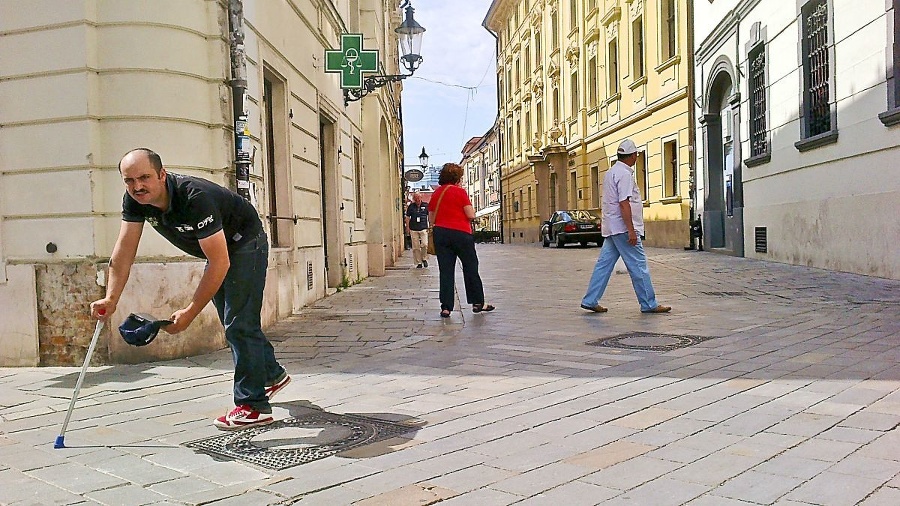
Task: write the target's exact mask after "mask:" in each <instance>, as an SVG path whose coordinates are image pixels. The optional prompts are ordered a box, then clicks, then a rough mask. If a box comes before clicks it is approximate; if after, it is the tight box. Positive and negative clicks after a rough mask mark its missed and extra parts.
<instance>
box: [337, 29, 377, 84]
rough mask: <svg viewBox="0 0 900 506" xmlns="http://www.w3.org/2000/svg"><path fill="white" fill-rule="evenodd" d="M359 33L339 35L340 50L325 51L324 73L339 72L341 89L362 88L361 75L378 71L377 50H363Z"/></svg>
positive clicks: (361, 37) (362, 78)
mask: <svg viewBox="0 0 900 506" xmlns="http://www.w3.org/2000/svg"><path fill="white" fill-rule="evenodd" d="M362 42H363V36H362V34H361V33H344V34H341V49H340V50H332V51H325V72H340V74H341V88H343V89H345V90H347V89H350V90H358V89H360V88H362V87H363V81H364V80H365V78H364V77H363V73H364V72H366V73H373V72H377V71H378V50H377V49H371V50H370V49H363V48H362Z"/></svg>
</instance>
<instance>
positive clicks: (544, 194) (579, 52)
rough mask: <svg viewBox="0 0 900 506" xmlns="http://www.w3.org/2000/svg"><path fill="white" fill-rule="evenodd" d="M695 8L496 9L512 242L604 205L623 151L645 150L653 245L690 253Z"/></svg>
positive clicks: (507, 227)
mask: <svg viewBox="0 0 900 506" xmlns="http://www.w3.org/2000/svg"><path fill="white" fill-rule="evenodd" d="M689 4H690V2H688V1H687V0H649V1H647V0H495V1H494V2H493V3H492V4H491V6H490V9H489V11H488V13H487V16H486V18H485V20H484V23H483V24H484V26H485V28H487V29H488V30H489V31H490V32H491V33H493V34H494V35H495V37H496V38H497V81H498V92H499V123H498V132H499V135H500V137H501V142H500V144H501V161H500V167H501V174H502V188H503V192H502V199H503V202H502V215H503V220H504V235H505V239H506V240H507V241H510V242H535V241H538V240H539V239H540V237H539V230H540V224H541V222H542V220H547V219H549V217H550V214H551V213H552V212H554V211H556V210H559V209H589V210H597V209H599V207H600V195H601V193H602V181H603V176H604V174H605V172H606V170H607V169H608V168H609V167H610V165H611V163H613V162H614V161H615V151H616V148H617V147H618V144H619V143H620V142H621V141H622V140H624V139H626V138H630V139H632V140H633V141H634V142H635V144H637V146H638V148H639V153H640V154H639V161H638V165H637V167H636V177H637V181H638V184H639V188H641V195H642V197H643V198H644V220H645V223H646V241H645V242H646V244H648V245H651V246H662V247H684V246H688V245H689V244H690V242H691V240H690V230H689V229H690V227H689V222H690V219H691V212H692V205H693V199H692V198H691V197H692V196H691V183H690V181H691V166H692V164H691V159H692V150H691V144H692V143H691V140H692V139H691V135H692V131H691V118H690V114H691V108H690V107H689V91H688V88H689V76H690V65H691V62H690V48H689V37H688V29H689V19H690V15H689V13H688V6H689Z"/></svg>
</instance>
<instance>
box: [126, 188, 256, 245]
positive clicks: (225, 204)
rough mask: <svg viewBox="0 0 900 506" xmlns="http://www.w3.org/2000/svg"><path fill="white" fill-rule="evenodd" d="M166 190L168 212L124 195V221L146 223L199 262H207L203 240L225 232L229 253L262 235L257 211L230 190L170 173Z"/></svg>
mask: <svg viewBox="0 0 900 506" xmlns="http://www.w3.org/2000/svg"><path fill="white" fill-rule="evenodd" d="M166 187H167V188H168V190H169V210H168V211H166V212H163V211H162V210H161V209H159V208H158V207H154V206H151V205H144V204H140V203H138V202H137V201H136V200H134V199H133V198H131V195H129V194H128V192H125V197H124V198H123V199H122V220H124V221H129V222H136V223H142V222H144V221H146V222H148V223H150V225H151V226H152V227H153V228H155V229H156V231H157V232H159V233H160V235H162V236H163V237H165V238H166V239H167V240H168V241H169V242H171V243H172V244H173V245H174V246H175V247H177V248H178V249H180V250H181V251H184V252H185V253H187V254H189V255H193V256H195V257H198V258H206V255H204V254H203V249H201V248H200V239H205V238H207V237H209V236H211V235H213V234H215V233H216V232H218V231H219V230H224V231H225V241H226V242H227V244H228V252H229V253H230V252H233V251H234V250H235V248H237V247H238V246H240V245H242V244H244V243H246V242H248V241H250V240H251V239H255V238H256V237H257V236H258V235H259V233H260V232H261V231H262V222H260V220H259V214H257V212H256V208H254V207H253V206H252V205H250V203H249V202H247V200H245V199H244V198H243V197H241V196H240V195H238V194H237V193H235V192H233V191H231V190H229V189H227V188H223V187H221V186H219V185H217V184H215V183H213V182H211V181H207V180H205V179H202V178H199V177H194V176H183V175H181V174H173V173H171V172H167V173H166Z"/></svg>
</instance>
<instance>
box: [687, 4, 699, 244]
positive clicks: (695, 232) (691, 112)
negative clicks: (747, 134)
mask: <svg viewBox="0 0 900 506" xmlns="http://www.w3.org/2000/svg"><path fill="white" fill-rule="evenodd" d="M686 3H687V60H688V62H687V68H688V72H694V69H695V66H694V2H693V0H687V2H686ZM694 86H695V83H694V76H691V75H689V76H688V85H687V88H688V124H689V125H690V128H689V129H688V143H689V144H690V147H691V158H690V160H691V166H690V171H689V174H690V176H689V178H690V181H689V183H690V186H689V188H690V190H689V191H690V196H691V209H690V215H689V218H688V234H689V236H690V246H689V247H688V248H687V249H692V250H693V249H697V239H701V235H702V228H701V225H700V220H699V219H698V218H697V216H696V214H697V111H696V107H695V105H696V103H695V102H694V96H695V95H694V93H695V90H694ZM700 250H701V251H702V250H703V242H702V239H701V242H700Z"/></svg>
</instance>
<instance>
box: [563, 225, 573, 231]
mask: <svg viewBox="0 0 900 506" xmlns="http://www.w3.org/2000/svg"><path fill="white" fill-rule="evenodd" d="M575 228H576V227H575V224H574V223H566V226H565V227H563V230H564V231H566V232H574V231H575Z"/></svg>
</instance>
